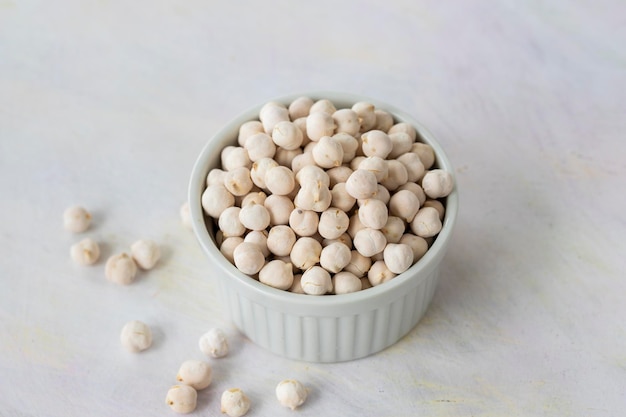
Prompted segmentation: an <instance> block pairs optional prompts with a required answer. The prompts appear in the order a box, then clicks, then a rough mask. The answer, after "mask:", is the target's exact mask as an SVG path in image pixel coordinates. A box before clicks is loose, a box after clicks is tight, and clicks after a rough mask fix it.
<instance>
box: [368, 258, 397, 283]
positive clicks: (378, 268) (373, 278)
mask: <svg viewBox="0 0 626 417" xmlns="http://www.w3.org/2000/svg"><path fill="white" fill-rule="evenodd" d="M395 277H396V274H394V273H393V272H391V271H390V270H389V268H387V265H385V261H376V262H374V263H373V264H372V267H371V268H370V269H369V271H367V279H368V280H369V282H370V284H372V286H373V287H375V286H377V285H380V284H383V283H385V282H387V281H389V280H391V279H393V278H395Z"/></svg>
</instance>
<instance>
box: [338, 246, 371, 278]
mask: <svg viewBox="0 0 626 417" xmlns="http://www.w3.org/2000/svg"><path fill="white" fill-rule="evenodd" d="M371 266H372V259H371V258H370V257H369V256H363V255H361V254H360V253H359V251H357V250H353V251H351V252H350V262H348V265H346V266H345V267H344V268H343V270H344V271H347V272H351V273H352V274H354V275H355V276H357V277H358V278H361V277H364V276H365V274H367V271H369V269H370V267H371Z"/></svg>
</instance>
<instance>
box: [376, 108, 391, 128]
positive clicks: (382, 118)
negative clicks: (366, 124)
mask: <svg viewBox="0 0 626 417" xmlns="http://www.w3.org/2000/svg"><path fill="white" fill-rule="evenodd" d="M374 115H375V116H376V125H375V126H374V129H376V130H382V131H383V132H388V131H389V129H391V126H393V116H392V115H391V114H390V113H389V112H387V111H385V110H381V109H375V110H374Z"/></svg>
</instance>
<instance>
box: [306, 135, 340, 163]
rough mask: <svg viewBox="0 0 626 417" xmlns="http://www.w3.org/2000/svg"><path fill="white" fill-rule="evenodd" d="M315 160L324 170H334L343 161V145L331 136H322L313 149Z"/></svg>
mask: <svg viewBox="0 0 626 417" xmlns="http://www.w3.org/2000/svg"><path fill="white" fill-rule="evenodd" d="M312 153H313V160H314V161H315V163H316V164H317V165H318V166H320V167H322V168H333V167H338V166H340V165H341V163H342V161H343V148H342V147H341V143H339V142H337V141H336V140H335V139H333V138H332V137H330V136H322V137H321V138H320V139H319V141H318V142H317V144H316V145H315V147H314V148H313V151H312Z"/></svg>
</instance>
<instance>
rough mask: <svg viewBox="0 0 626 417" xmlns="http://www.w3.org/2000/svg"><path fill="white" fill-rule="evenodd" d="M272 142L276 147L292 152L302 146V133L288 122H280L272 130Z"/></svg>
mask: <svg viewBox="0 0 626 417" xmlns="http://www.w3.org/2000/svg"><path fill="white" fill-rule="evenodd" d="M272 140H273V141H274V143H275V144H276V146H280V147H281V148H283V149H287V150H294V149H297V148H299V147H300V146H301V145H302V140H303V136H302V131H301V130H300V129H299V128H298V126H296V125H295V124H293V123H292V122H290V121H281V122H278V123H276V125H275V126H274V130H272Z"/></svg>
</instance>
